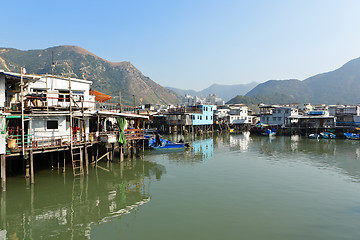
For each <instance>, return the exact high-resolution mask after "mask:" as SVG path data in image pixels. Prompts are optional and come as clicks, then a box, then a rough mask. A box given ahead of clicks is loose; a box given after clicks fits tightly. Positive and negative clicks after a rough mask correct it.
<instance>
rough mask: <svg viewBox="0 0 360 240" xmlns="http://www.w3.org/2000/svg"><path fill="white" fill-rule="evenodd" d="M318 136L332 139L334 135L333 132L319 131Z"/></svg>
mask: <svg viewBox="0 0 360 240" xmlns="http://www.w3.org/2000/svg"><path fill="white" fill-rule="evenodd" d="M320 136H321V138H325V139H329V138H331V139H334V138H335V137H336V135H335V134H333V133H329V132H321V133H320Z"/></svg>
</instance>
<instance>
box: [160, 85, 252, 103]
mask: <svg viewBox="0 0 360 240" xmlns="http://www.w3.org/2000/svg"><path fill="white" fill-rule="evenodd" d="M257 85H258V83H256V82H252V83H248V84H234V85H221V84H213V85H211V86H210V87H208V88H205V89H203V90H201V91H195V90H183V89H178V88H172V87H167V88H168V89H170V90H172V91H174V92H176V93H177V94H179V95H181V96H184V95H185V94H189V95H191V96H198V97H202V98H205V97H207V96H208V95H209V94H213V93H215V94H216V95H217V96H218V97H220V98H222V99H223V100H224V101H229V100H230V99H231V98H233V97H234V96H236V95H245V94H246V93H247V92H249V91H250V90H251V89H253V88H254V87H256V86H257Z"/></svg>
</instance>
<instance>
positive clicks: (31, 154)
mask: <svg viewBox="0 0 360 240" xmlns="http://www.w3.org/2000/svg"><path fill="white" fill-rule="evenodd" d="M34 182H35V181H34V153H33V150H30V183H31V184H34Z"/></svg>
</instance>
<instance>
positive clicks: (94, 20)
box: [0, 0, 360, 90]
mask: <svg viewBox="0 0 360 240" xmlns="http://www.w3.org/2000/svg"><path fill="white" fill-rule="evenodd" d="M1 23H2V24H1V26H2V27H1V32H0V36H1V37H0V47H13V48H18V49H21V50H29V49H44V48H48V47H52V46H58V45H78V46H81V47H83V48H85V49H87V50H89V51H90V52H93V53H94V54H96V55H98V56H99V57H102V58H104V59H107V60H109V61H113V62H120V61H130V62H131V63H132V64H134V65H135V66H136V67H137V68H138V69H139V70H140V71H142V72H143V74H144V75H146V76H148V77H150V78H151V79H153V80H154V81H155V82H157V83H159V84H160V85H163V86H171V87H177V88H182V89H195V90H201V89H203V88H206V87H208V86H210V85H211V84H213V83H218V84H240V83H249V82H252V81H256V82H264V81H266V80H270V79H289V78H296V79H300V80H302V79H305V78H307V77H310V76H312V75H314V74H317V73H321V72H327V71H331V70H334V69H336V68H338V67H340V66H341V65H343V64H344V63H346V62H347V61H349V60H351V59H353V58H357V57H360V1H358V0H354V1H350V0H341V1H333V0H319V1H316V0H283V1H276V0H269V1H260V0H259V1H240V0H238V1H235V0H234V1H233V0H221V1H220V0H218V1H213V0H204V1H203V0H199V1H196V0H190V1H189V0H179V1H177V0H166V1H165V0H164V1H161V0H159V1H152V0H143V1H140V0H131V1H129V0H127V1H122V0H118V1H106V0H103V1H100V0H97V1H91V0H89V1H76V0H72V1H68V0H63V1H44V0H41V1H36V0H34V1H16V0H14V1H3V2H2V3H1Z"/></svg>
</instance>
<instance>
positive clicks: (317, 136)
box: [309, 133, 320, 139]
mask: <svg viewBox="0 0 360 240" xmlns="http://www.w3.org/2000/svg"><path fill="white" fill-rule="evenodd" d="M309 138H315V139H318V138H320V134H317V133H312V134H310V135H309Z"/></svg>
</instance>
